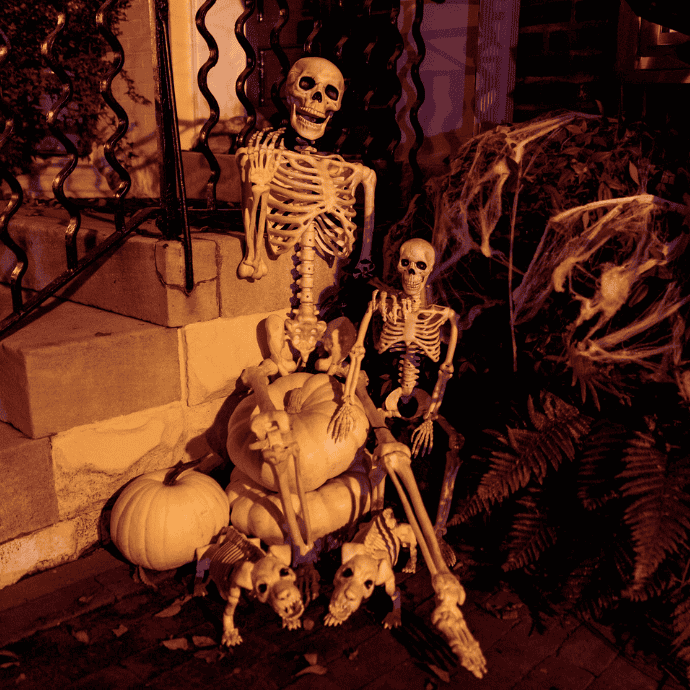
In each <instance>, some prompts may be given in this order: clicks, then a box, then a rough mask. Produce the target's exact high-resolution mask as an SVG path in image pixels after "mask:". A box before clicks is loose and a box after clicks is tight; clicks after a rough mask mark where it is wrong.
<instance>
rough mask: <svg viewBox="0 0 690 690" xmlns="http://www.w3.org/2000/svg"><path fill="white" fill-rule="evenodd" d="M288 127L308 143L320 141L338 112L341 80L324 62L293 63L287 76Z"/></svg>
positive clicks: (319, 60) (314, 59)
mask: <svg viewBox="0 0 690 690" xmlns="http://www.w3.org/2000/svg"><path fill="white" fill-rule="evenodd" d="M286 90H287V102H288V106H289V107H290V124H291V125H292V128H293V129H294V130H295V131H296V132H297V134H299V136H301V137H303V138H304V139H307V140H309V141H315V140H316V139H320V138H321V137H322V136H323V135H324V133H325V132H326V125H327V124H328V121H329V120H330V119H331V117H332V116H333V113H335V112H337V111H338V110H340V106H341V104H342V100H343V91H345V80H344V79H343V75H342V74H341V72H340V70H339V69H338V68H337V67H336V66H335V65H334V64H333V63H332V62H329V61H328V60H325V59H324V58H318V57H307V58H301V59H300V60H297V62H296V63H295V64H294V65H293V66H292V68H291V69H290V71H289V72H288V75H287V85H286Z"/></svg>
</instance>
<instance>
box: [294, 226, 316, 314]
mask: <svg viewBox="0 0 690 690" xmlns="http://www.w3.org/2000/svg"><path fill="white" fill-rule="evenodd" d="M298 256H299V260H300V263H299V264H298V265H297V272H298V273H299V278H298V279H297V285H298V286H299V292H298V293H297V297H298V299H299V315H300V317H301V318H302V319H305V320H314V321H316V307H315V306H314V293H313V292H312V290H313V287H314V257H315V256H316V252H315V251H314V228H313V227H309V228H308V229H307V230H305V231H304V232H303V233H302V237H301V239H300V249H299V252H298Z"/></svg>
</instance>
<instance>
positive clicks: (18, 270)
mask: <svg viewBox="0 0 690 690" xmlns="http://www.w3.org/2000/svg"><path fill="white" fill-rule="evenodd" d="M0 42H1V43H0V67H2V64H3V63H4V62H5V60H7V57H8V56H9V54H10V50H11V46H10V42H9V39H8V38H7V36H6V35H5V34H4V32H3V31H2V29H0ZM0 115H2V117H3V120H4V123H3V126H2V128H1V129H0V151H2V149H3V148H4V146H5V144H6V143H7V142H9V140H10V138H11V136H12V134H13V133H14V114H13V113H12V111H11V110H10V108H9V107H8V106H7V105H6V104H5V102H4V101H3V100H2V98H0ZM0 178H1V179H3V180H4V181H5V182H6V183H7V186H8V187H9V188H10V198H9V201H8V202H7V205H6V206H5V208H4V209H3V210H2V213H0V241H1V242H3V244H4V245H5V246H6V247H7V248H8V249H9V250H10V251H11V252H12V253H13V254H14V257H15V263H14V268H13V269H12V274H11V276H10V291H11V293H12V309H13V310H14V311H15V312H21V311H22V308H23V300H22V278H23V277H24V274H25V273H26V269H27V266H28V260H27V256H26V252H24V250H23V249H22V248H21V247H20V246H19V245H18V244H17V243H16V242H15V241H14V240H13V239H12V236H11V235H10V232H9V224H10V220H11V219H12V216H13V215H14V214H15V213H16V212H17V210H18V209H19V207H20V206H21V205H22V200H23V192H22V187H21V185H20V184H19V182H18V181H17V178H16V177H15V176H14V175H12V173H11V172H10V171H9V170H8V169H7V168H5V166H3V165H0Z"/></svg>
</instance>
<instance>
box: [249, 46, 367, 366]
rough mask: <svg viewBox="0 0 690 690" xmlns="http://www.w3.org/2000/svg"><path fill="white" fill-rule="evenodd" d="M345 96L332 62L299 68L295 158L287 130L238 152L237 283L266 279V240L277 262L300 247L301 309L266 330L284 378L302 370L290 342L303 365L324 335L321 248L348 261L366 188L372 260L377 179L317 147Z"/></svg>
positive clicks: (291, 96)
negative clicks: (240, 225) (317, 279)
mask: <svg viewBox="0 0 690 690" xmlns="http://www.w3.org/2000/svg"><path fill="white" fill-rule="evenodd" d="M344 90H345V82H344V79H343V76H342V74H341V73H340V71H339V70H338V69H337V67H335V65H333V64H332V63H330V62H329V61H328V60H324V59H323V58H315V57H310V58H302V59H301V60H298V61H297V62H296V63H295V64H294V65H293V66H292V68H291V69H290V72H289V73H288V76H287V82H286V92H287V100H288V105H289V106H290V125H291V127H292V129H293V130H294V132H295V133H296V134H297V137H298V139H297V146H296V147H295V150H290V149H288V148H286V146H285V130H284V129H278V130H275V131H271V130H268V131H263V132H256V133H255V134H254V135H253V136H252V137H251V138H250V140H249V143H248V146H247V147H246V148H240V149H239V150H238V151H237V162H238V165H239V168H240V177H241V181H242V206H243V209H244V230H245V236H246V243H247V246H246V253H245V256H244V258H243V260H242V263H241V264H240V266H239V269H238V274H239V276H240V277H241V278H253V279H254V280H258V279H260V278H262V277H263V276H264V275H266V273H267V272H268V267H267V265H266V261H265V258H264V251H265V250H264V243H265V242H264V236H266V239H267V241H268V245H269V247H270V250H271V253H272V254H273V255H274V256H279V255H280V254H283V253H285V252H289V251H293V250H294V248H295V245H297V244H299V247H300V248H299V252H298V257H299V260H300V263H299V265H298V266H297V272H298V273H299V278H298V280H297V285H298V287H299V292H298V299H299V306H298V307H297V308H296V309H295V313H294V314H293V318H290V319H287V320H285V321H284V323H283V324H281V323H280V322H279V321H276V320H272V321H271V322H270V323H269V324H268V327H269V333H270V335H269V338H270V340H271V341H272V342H273V343H274V344H275V347H276V348H277V352H276V351H273V350H272V352H271V358H272V359H273V360H274V362H275V363H276V365H277V367H278V370H279V371H280V373H281V374H285V373H288V372H290V371H294V369H295V368H296V364H295V363H294V362H293V361H292V358H291V356H290V353H289V348H286V343H287V341H289V342H290V343H291V344H292V346H293V347H294V348H295V349H296V350H297V351H298V352H299V354H300V356H301V359H302V361H303V362H305V361H306V359H307V357H308V356H309V354H310V353H311V352H312V351H313V350H314V348H315V347H316V343H317V342H318V341H319V340H320V339H321V336H322V335H323V333H324V331H325V329H326V324H325V322H323V321H319V320H318V317H317V309H316V305H315V303H314V295H313V287H314V258H315V255H316V248H318V249H319V250H320V251H321V252H322V253H323V254H327V255H330V256H334V257H336V258H345V257H348V256H349V255H350V253H351V252H352V248H353V244H354V241H355V231H356V230H357V225H356V223H355V222H354V220H353V219H354V217H355V215H356V213H355V208H354V205H355V192H356V190H357V188H358V187H359V186H360V185H363V187H364V229H363V240H362V253H361V257H360V264H362V263H363V262H368V260H369V255H370V246H371V235H372V232H373V227H374V190H375V186H376V175H375V173H374V171H373V170H371V169H370V168H367V167H366V166H364V165H362V164H360V163H354V162H348V161H345V160H344V159H343V158H342V157H341V156H338V155H332V154H319V153H317V150H316V149H315V148H314V147H313V146H312V144H313V143H314V142H315V140H317V139H319V138H321V137H322V136H323V134H324V132H325V130H326V125H327V123H328V121H329V120H330V118H331V117H332V116H333V113H335V112H337V111H338V110H339V109H340V106H341V104H342V97H343V91H344ZM300 142H301V145H300Z"/></svg>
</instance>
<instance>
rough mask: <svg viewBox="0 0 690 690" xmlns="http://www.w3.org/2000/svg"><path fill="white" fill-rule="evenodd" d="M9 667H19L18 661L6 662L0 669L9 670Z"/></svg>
mask: <svg viewBox="0 0 690 690" xmlns="http://www.w3.org/2000/svg"><path fill="white" fill-rule="evenodd" d="M11 666H19V662H18V661H8V662H7V663H6V664H0V668H10V667H11Z"/></svg>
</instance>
